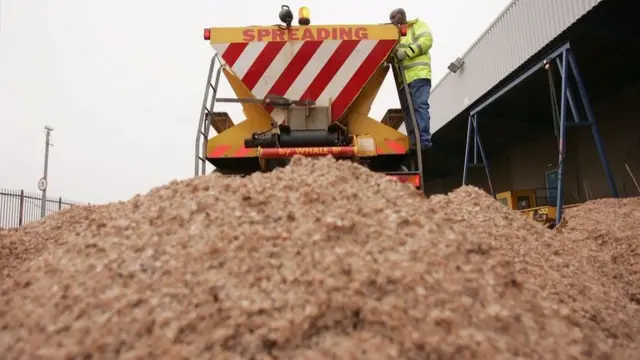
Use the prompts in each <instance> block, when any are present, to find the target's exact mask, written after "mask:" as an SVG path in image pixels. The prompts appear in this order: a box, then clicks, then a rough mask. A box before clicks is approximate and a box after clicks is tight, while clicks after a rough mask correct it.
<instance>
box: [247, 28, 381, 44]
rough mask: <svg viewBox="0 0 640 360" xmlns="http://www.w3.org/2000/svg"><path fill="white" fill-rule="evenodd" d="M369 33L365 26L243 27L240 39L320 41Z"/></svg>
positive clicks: (361, 37) (354, 37)
mask: <svg viewBox="0 0 640 360" xmlns="http://www.w3.org/2000/svg"><path fill="white" fill-rule="evenodd" d="M368 38H369V34H368V33H367V28H365V27H313V28H311V27H305V28H290V29H273V28H261V29H255V28H252V29H245V30H243V31H242V41H244V42H251V41H295V40H301V41H322V40H364V39H368Z"/></svg>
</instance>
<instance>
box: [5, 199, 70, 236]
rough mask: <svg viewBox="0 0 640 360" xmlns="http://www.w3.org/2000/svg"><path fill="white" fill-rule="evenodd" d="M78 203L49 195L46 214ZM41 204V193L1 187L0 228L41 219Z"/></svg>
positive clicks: (17, 225)
mask: <svg viewBox="0 0 640 360" xmlns="http://www.w3.org/2000/svg"><path fill="white" fill-rule="evenodd" d="M77 204H78V203H74V202H70V201H66V200H63V199H62V197H47V202H46V206H45V214H46V215H51V214H53V213H55V212H57V211H60V210H62V209H66V208H68V207H71V206H73V205H77ZM41 206H42V195H41V194H38V193H29V192H25V191H24V190H10V189H0V228H4V229H9V228H15V227H20V226H22V225H24V224H27V223H30V222H32V221H38V220H40V212H41Z"/></svg>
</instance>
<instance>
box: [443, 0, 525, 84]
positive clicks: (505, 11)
mask: <svg viewBox="0 0 640 360" xmlns="http://www.w3.org/2000/svg"><path fill="white" fill-rule="evenodd" d="M518 1H519V0H511V1H510V2H509V3H508V4H507V6H505V7H504V8H503V9H502V11H501V12H500V13H499V14H498V16H496V17H495V18H494V19H493V21H492V22H491V24H489V26H487V27H486V28H485V29H484V31H483V32H482V33H481V34H480V36H478V37H477V38H476V40H475V41H474V42H473V43H471V45H469V47H468V48H467V49H466V50H465V51H464V52H463V53H462V56H461V58H462V59H464V58H465V57H466V56H467V55H468V54H469V52H471V50H473V49H474V48H475V47H476V46H478V43H480V41H481V40H482V39H483V38H484V37H485V36H486V35H487V33H488V32H489V30H491V29H493V27H494V26H495V25H496V24H497V23H498V21H500V19H501V18H502V17H503V16H504V15H505V14H506V13H507V11H508V10H509V9H511V8H512V7H513V6H514V5H515V4H516V2H518ZM450 75H451V71H447V73H446V74H444V76H443V77H442V79H440V81H438V82H437V83H436V84H435V85H434V86H433V89H432V90H431V91H432V92H433V91H436V89H437V88H438V86H440V84H441V83H442V82H443V81H445V80H446V79H447V78H448V77H449V76H450Z"/></svg>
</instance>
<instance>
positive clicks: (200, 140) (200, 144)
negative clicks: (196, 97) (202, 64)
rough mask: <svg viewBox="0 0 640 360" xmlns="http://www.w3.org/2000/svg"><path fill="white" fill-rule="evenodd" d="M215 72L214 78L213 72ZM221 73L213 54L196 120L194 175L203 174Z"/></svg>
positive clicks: (220, 65)
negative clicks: (198, 116) (198, 115)
mask: <svg viewBox="0 0 640 360" xmlns="http://www.w3.org/2000/svg"><path fill="white" fill-rule="evenodd" d="M214 73H215V79H214V77H213V74H214ZM221 73H222V62H221V61H220V57H219V56H218V54H214V55H213V57H212V58H211V65H209V75H208V76H207V85H206V87H205V90H204V99H202V109H201V111H200V121H199V122H198V134H197V135H196V148H195V167H194V173H195V176H200V175H205V174H206V167H207V141H208V140H209V131H210V130H211V120H212V119H213V117H214V113H213V108H214V106H215V105H216V97H217V93H218V85H219V84H220V74H221Z"/></svg>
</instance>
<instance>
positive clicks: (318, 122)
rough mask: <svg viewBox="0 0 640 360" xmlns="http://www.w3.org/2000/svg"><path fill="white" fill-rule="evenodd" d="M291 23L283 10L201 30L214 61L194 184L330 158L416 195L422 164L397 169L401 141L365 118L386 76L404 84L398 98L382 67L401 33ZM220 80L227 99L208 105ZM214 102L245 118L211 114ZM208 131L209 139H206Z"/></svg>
mask: <svg viewBox="0 0 640 360" xmlns="http://www.w3.org/2000/svg"><path fill="white" fill-rule="evenodd" d="M298 18H299V19H298V23H299V25H298V26H294V25H292V24H291V23H292V21H293V14H292V12H291V10H290V9H289V8H288V7H287V6H286V5H283V7H282V9H281V12H280V20H281V22H282V24H279V25H273V26H248V27H226V28H207V29H205V30H204V38H205V40H208V41H209V43H210V44H211V46H212V47H213V48H214V50H215V51H216V55H214V56H213V59H212V61H211V66H210V71H209V77H208V79H207V87H206V90H205V98H204V100H203V104H202V112H201V116H200V123H199V128H198V136H197V140H196V164H195V173H196V176H198V175H203V174H205V173H206V172H205V165H206V164H207V163H210V164H212V165H213V166H215V168H216V171H217V172H219V173H222V174H225V175H247V174H250V173H253V172H256V171H270V170H273V169H274V168H277V167H281V166H286V164H288V161H289V159H290V158H291V157H293V156H294V155H303V156H327V155H331V156H333V157H335V158H345V159H350V160H352V161H356V162H358V163H360V164H362V165H363V166H366V167H368V168H369V169H371V170H372V171H377V172H383V173H386V174H388V175H389V176H393V177H395V178H397V179H398V180H400V181H403V182H409V183H412V184H414V185H415V186H416V187H421V182H422V180H423V177H422V176H421V174H422V171H421V170H422V162H421V161H418V171H408V170H407V168H406V167H405V161H406V159H407V156H406V155H407V152H408V148H409V141H408V138H407V136H406V135H404V134H403V133H401V132H399V131H398V130H397V126H395V125H397V124H395V123H394V124H389V123H388V122H380V121H378V120H375V119H372V118H371V117H369V116H368V114H369V110H370V108H371V104H372V103H373V101H374V99H375V97H376V95H377V93H378V90H379V89H380V86H381V85H382V82H383V81H384V79H385V77H386V75H387V73H388V72H389V69H392V72H393V74H394V77H395V78H396V83H398V84H402V85H404V86H401V87H400V90H399V91H407V92H408V87H407V86H406V81H405V80H404V76H403V75H402V73H401V72H398V71H397V66H396V64H395V63H394V62H389V59H390V56H391V54H392V51H393V50H394V48H395V47H396V45H397V44H398V42H399V39H400V37H401V36H402V35H403V34H406V28H404V27H398V26H395V25H392V24H382V25H309V24H310V16H309V9H308V8H306V7H303V8H301V9H300V12H299V16H298ZM221 73H222V74H224V76H225V78H226V79H227V80H228V82H229V84H230V85H231V87H232V89H233V91H234V92H235V94H236V96H237V98H220V97H217V91H218V85H219V80H220V74H221ZM221 102H226V103H240V104H241V105H242V108H243V113H244V116H245V119H244V120H242V121H232V120H231V118H230V117H229V115H228V114H227V113H224V112H214V111H213V108H214V106H215V105H216V103H221ZM396 117H397V116H396ZM412 117H413V119H411V120H409V121H415V116H413V114H412ZM405 120H406V119H405ZM211 128H214V130H215V131H216V132H217V133H218V134H217V135H215V136H213V137H211V138H209V131H210V129H211ZM414 128H417V127H414ZM419 153H420V152H419V151H418V154H419ZM418 156H419V155H418Z"/></svg>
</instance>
